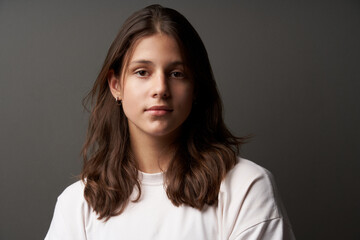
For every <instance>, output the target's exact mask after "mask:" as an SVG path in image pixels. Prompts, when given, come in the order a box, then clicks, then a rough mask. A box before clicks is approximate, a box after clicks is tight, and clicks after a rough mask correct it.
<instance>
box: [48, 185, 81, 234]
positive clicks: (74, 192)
mask: <svg viewBox="0 0 360 240" xmlns="http://www.w3.org/2000/svg"><path fill="white" fill-rule="evenodd" d="M76 185H79V183H76V184H75V185H72V186H70V187H68V188H67V189H66V190H65V191H64V192H63V193H62V194H61V195H60V196H59V197H58V199H57V202H56V206H55V211H54V215H53V218H52V221H51V224H50V228H49V230H48V233H47V235H46V237H45V240H63V239H67V240H86V231H85V211H84V210H85V208H86V204H85V201H84V200H83V197H82V194H81V193H80V194H79V191H81V190H80V189H79V187H78V186H76Z"/></svg>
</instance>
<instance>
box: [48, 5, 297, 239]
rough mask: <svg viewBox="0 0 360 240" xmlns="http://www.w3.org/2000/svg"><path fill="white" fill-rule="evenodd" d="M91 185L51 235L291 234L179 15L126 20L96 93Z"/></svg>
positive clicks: (77, 194)
mask: <svg viewBox="0 0 360 240" xmlns="http://www.w3.org/2000/svg"><path fill="white" fill-rule="evenodd" d="M89 98H90V99H91V100H92V101H91V103H92V109H91V116H90V123H89V128H88V135H87V139H86V142H85V145H84V148H83V151H82V154H83V158H84V167H83V171H82V174H81V181H78V182H76V183H74V184H73V185H71V186H69V187H68V188H67V189H66V190H65V191H64V192H63V193H62V194H61V195H60V196H59V198H58V201H57V204H56V208H55V213H54V217H53V220H52V222H51V226H50V229H49V231H48V234H47V236H46V238H45V239H48V240H51V239H76V240H81V239H106V240H111V239H293V234H292V231H291V228H290V225H289V222H288V220H287V219H286V217H285V212H284V210H283V209H282V208H281V207H280V205H279V199H278V197H277V195H276V191H275V189H274V184H273V181H272V177H271V174H270V173H269V172H268V171H266V170H265V169H263V168H261V167H260V166H258V165H256V164H254V163H252V162H250V161H248V160H245V159H241V158H238V157H237V155H238V153H239V147H240V145H241V144H242V143H244V141H245V140H246V139H245V138H237V137H235V136H233V135H232V134H231V133H230V132H229V130H228V129H227V128H226V126H225V125H224V122H223V118H222V106H221V100H220V97H219V93H218V90H217V87H216V83H215V80H214V77H213V74H212V70H211V66H210V63H209V60H208V57H207V53H206V50H205V47H204V45H203V43H202V41H201V39H200V37H199V36H198V34H197V33H196V31H195V30H194V28H193V27H192V26H191V24H190V23H189V22H188V21H187V20H186V19H185V18H184V17H183V16H182V15H181V14H180V13H178V12H177V11H175V10H173V9H169V8H163V7H161V6H159V5H152V6H149V7H146V8H144V9H142V10H140V11H138V12H136V13H134V14H133V15H132V16H131V17H130V18H129V19H127V20H126V22H125V23H124V25H123V26H122V28H121V30H120V32H119V33H118V35H117V37H116V38H115V40H114V42H113V43H112V45H111V47H110V49H109V51H108V55H107V57H106V59H105V62H104V65H103V67H102V70H101V72H100V74H99V76H98V78H97V80H96V82H95V84H94V87H93V89H92V91H91V92H90V94H89Z"/></svg>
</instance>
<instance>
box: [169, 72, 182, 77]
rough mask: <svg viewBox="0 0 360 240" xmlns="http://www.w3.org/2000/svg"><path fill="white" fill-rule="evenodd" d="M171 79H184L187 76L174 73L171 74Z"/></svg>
mask: <svg viewBox="0 0 360 240" xmlns="http://www.w3.org/2000/svg"><path fill="white" fill-rule="evenodd" d="M170 77H173V78H184V77H185V75H184V74H183V73H182V72H177V71H174V72H172V73H170Z"/></svg>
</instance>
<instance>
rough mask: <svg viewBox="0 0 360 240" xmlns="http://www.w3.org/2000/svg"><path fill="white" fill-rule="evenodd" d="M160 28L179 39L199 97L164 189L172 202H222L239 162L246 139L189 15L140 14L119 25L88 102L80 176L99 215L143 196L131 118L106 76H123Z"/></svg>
mask: <svg viewBox="0 0 360 240" xmlns="http://www.w3.org/2000/svg"><path fill="white" fill-rule="evenodd" d="M156 33H164V34H167V35H169V36H171V37H173V38H174V39H175V40H176V41H177V42H178V44H179V46H180V48H181V50H182V53H183V54H184V59H185V63H186V67H187V68H188V71H189V72H190V73H191V76H192V79H193V80H194V85H195V90H194V91H195V92H194V95H195V102H194V104H193V107H192V110H191V113H190V115H189V117H188V118H187V120H186V121H185V122H184V123H183V126H182V134H181V136H180V137H179V139H178V141H177V142H178V146H177V148H176V149H177V150H176V152H175V155H174V158H173V159H172V161H171V162H170V164H169V166H168V169H167V171H166V173H165V185H166V193H167V196H168V198H169V199H170V200H171V202H172V203H173V204H174V205H175V206H179V205H181V204H185V205H189V206H191V207H194V208H197V209H199V210H201V209H202V208H203V206H204V205H205V204H207V205H213V204H216V202H217V198H218V193H219V188H220V184H221V181H222V179H223V178H224V177H225V175H226V173H227V172H228V171H229V170H230V169H231V168H232V167H233V166H234V165H235V164H236V158H237V155H238V154H239V147H240V145H241V144H242V143H244V141H245V138H237V137H235V136H233V135H232V134H231V133H230V132H229V130H228V129H227V128H226V126H225V124H224V121H223V116H222V103H221V99H220V97H219V93H218V90H217V86H216V83H215V79H214V77H213V73H212V69H211V66H210V62H209V59H208V56H207V52H206V49H205V47H204V44H203V43H202V41H201V39H200V37H199V35H198V34H197V32H196V31H195V29H194V28H193V27H192V26H191V24H190V23H189V22H188V21H187V20H186V18H185V17H184V16H182V15H181V14H180V13H178V12H177V11H175V10H173V9H169V8H164V7H162V6H160V5H151V6H148V7H146V8H144V9H142V10H140V11H138V12H135V13H134V14H133V15H132V16H130V17H129V18H128V19H127V20H126V21H125V23H124V25H123V26H122V28H121V29H120V31H119V33H118V35H117V36H116V38H115V40H114V42H113V43H112V45H111V47H110V48H109V51H108V54H107V57H106V59H105V61H104V64H103V67H102V69H101V72H100V74H99V76H98V77H97V79H96V82H95V84H94V86H93V89H92V90H91V92H90V93H89V95H88V96H87V98H85V104H86V103H89V102H90V107H91V115H90V120H89V127H88V133H87V138H86V142H85V144H84V147H83V149H82V156H83V159H84V166H83V171H82V174H81V178H82V180H83V181H84V183H85V190H84V196H85V199H86V201H87V202H88V203H89V205H90V206H91V207H92V208H93V209H94V211H95V212H96V213H97V214H98V215H99V219H103V218H105V220H107V219H109V218H110V217H111V216H115V215H119V214H121V213H122V212H123V211H124V209H125V208H126V206H127V204H128V202H129V197H130V195H131V193H132V192H133V190H134V188H137V189H138V192H139V194H138V196H137V199H135V200H134V201H135V202H136V201H138V200H139V198H140V195H141V184H140V182H139V180H138V170H137V165H136V161H135V159H134V157H133V156H132V153H131V148H130V142H129V141H130V140H129V129H128V122H127V118H126V116H125V114H124V112H123V110H122V108H121V107H119V106H118V105H117V104H116V102H115V100H114V98H113V96H112V95H111V92H110V89H109V86H108V79H107V78H108V74H109V71H114V72H115V74H117V75H118V74H121V72H122V70H123V69H124V67H126V66H125V65H126V61H127V55H128V54H127V53H128V52H130V51H131V50H132V47H133V45H134V43H135V42H136V41H137V40H139V39H141V38H143V37H145V36H150V35H153V34H156Z"/></svg>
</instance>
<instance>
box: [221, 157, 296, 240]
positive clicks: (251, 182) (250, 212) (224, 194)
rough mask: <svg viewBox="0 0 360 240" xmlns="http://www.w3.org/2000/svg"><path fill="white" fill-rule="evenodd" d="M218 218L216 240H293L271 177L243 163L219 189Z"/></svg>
mask: <svg viewBox="0 0 360 240" xmlns="http://www.w3.org/2000/svg"><path fill="white" fill-rule="evenodd" d="M218 216H219V219H220V223H219V226H218V227H219V229H220V235H221V237H220V239H227V240H245V239H246V240H268V239H271V240H293V239H295V237H294V234H293V232H292V229H291V226H290V223H289V221H288V219H287V216H286V212H285V209H284V207H283V206H282V204H281V201H280V198H279V196H278V194H277V190H276V186H275V183H274V180H273V177H272V175H271V173H270V172H268V171H267V170H266V169H264V168H262V167H260V166H258V165H256V164H255V163H252V162H250V161H248V160H245V159H240V160H239V162H238V164H237V165H236V166H235V167H234V169H232V170H231V171H230V172H229V173H228V175H227V177H226V178H225V179H224V181H223V183H222V185H221V187H220V193H219V209H218Z"/></svg>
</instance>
